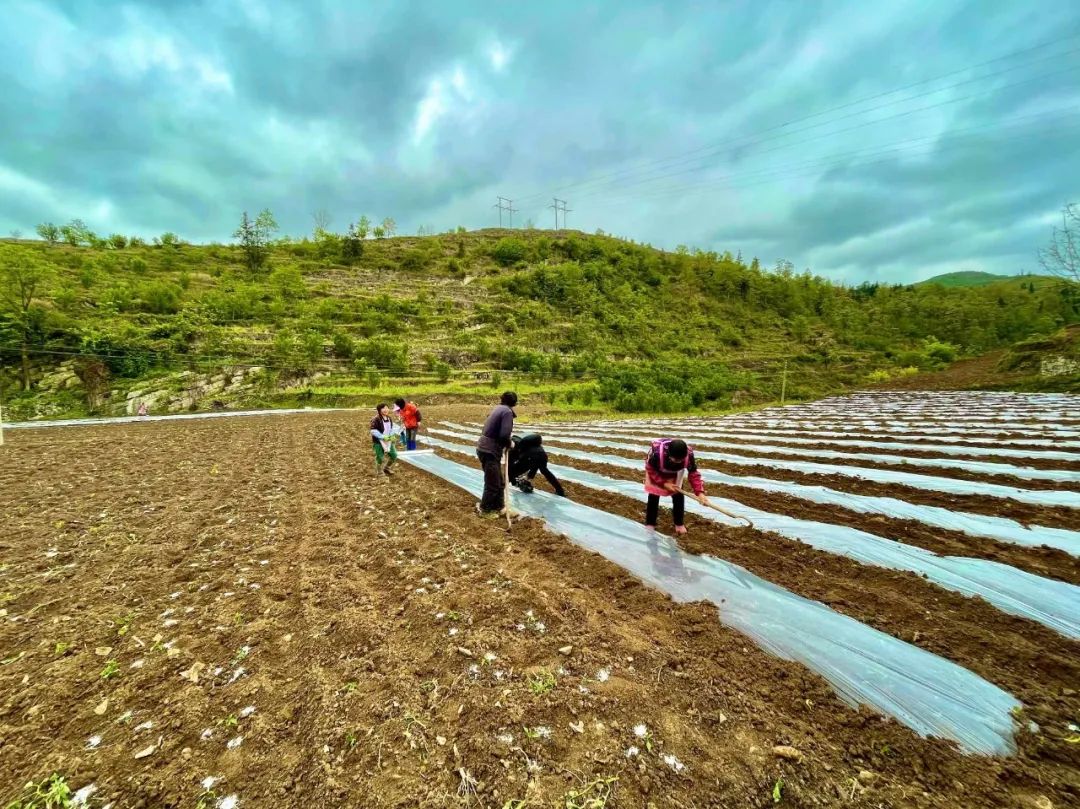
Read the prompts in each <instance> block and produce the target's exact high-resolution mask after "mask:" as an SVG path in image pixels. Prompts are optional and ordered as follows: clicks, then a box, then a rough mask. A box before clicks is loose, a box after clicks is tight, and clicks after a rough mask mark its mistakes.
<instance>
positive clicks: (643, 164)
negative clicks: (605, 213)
mask: <svg viewBox="0 0 1080 809" xmlns="http://www.w3.org/2000/svg"><path fill="white" fill-rule="evenodd" d="M1078 35H1080V32H1078V31H1073V32H1072V33H1070V34H1068V35H1066V36H1063V37H1059V38H1056V39H1052V40H1048V41H1045V42H1042V43H1039V44H1037V45H1033V46H1031V47H1029V48H1023V49H1020V50H1017V51H1012V52H1010V53H1006V54H1003V55H1001V56H998V57H995V58H993V59H988V60H985V61H983V62H978V63H976V64H974V65H969V66H967V67H963V68H960V69H958V70H953V71H949V72H947V73H942V74H939V75H937V76H932V77H930V78H928V79H923V80H922V81H918V82H914V83H912V84H907V85H904V86H902V87H898V88H896V89H893V90H887V91H885V92H881V93H876V94H873V95H870V96H866V97H863V98H860V99H857V100H855V101H850V102H847V103H845V104H840V105H837V106H834V107H830V108H828V109H825V110H821V111H818V112H814V113H810V114H808V115H803V116H800V117H798V118H793V119H789V120H787V121H783V122H781V123H779V124H776V125H774V126H771V127H767V128H765V129H762V130H758V131H757V132H754V133H750V134H747V135H743V136H736V137H734V138H729V139H727V140H724V141H720V142H718V143H713V144H709V145H705V146H702V147H699V148H697V149H694V150H691V151H689V152H683V153H680V154H678V155H671V156H668V157H665V158H655V159H651V160H645V161H639V166H638V167H637V168H634V167H627V168H624V169H620V170H616V171H614V172H610V173H608V174H602V175H599V176H597V177H593V178H590V179H585V180H581V181H578V182H575V183H569V184H567V185H564V186H560V187H559V188H557V189H555V191H556V193H557V192H560V191H565V190H568V189H571V188H578V187H581V186H583V185H593V184H595V183H601V182H604V181H607V180H610V179H613V178H616V177H620V176H623V175H627V174H635V173H641V172H642V171H643V170H648V167H650V166H660V165H664V164H668V163H672V162H676V161H680V160H682V161H685V160H686V159H688V157H689V156H690V155H694V154H701V153H703V152H708V151H712V150H716V149H717V148H720V147H723V146H728V145H732V144H735V143H737V142H738V141H740V140H745V139H747V138H753V137H757V136H760V135H766V134H768V133H771V132H776V131H777V130H782V129H785V128H787V127H789V126H791V125H792V124H796V123H801V122H803V121H808V120H811V119H813V118H818V117H821V116H822V115H828V114H830V113H833V112H838V111H840V110H843V109H849V108H851V107H854V106H858V105H860V104H864V103H866V102H869V101H875V100H877V99H879V98H884V97H886V96H890V95H895V94H896V93H901V92H905V91H906V90H910V89H913V88H915V87H919V86H922V85H925V84H930V83H932V82H935V81H939V80H941V79H945V78H949V77H950V76H956V75H959V74H961V73H964V72H966V71H969V70H976V69H978V68H980V67H985V66H987V65H990V64H994V63H996V62H1001V61H1005V60H1007V59H1011V58H1014V57H1017V56H1020V55H1023V54H1026V53H1031V52H1033V51H1038V50H1042V49H1043V48H1047V47H1050V46H1052V45H1056V44H1059V43H1061V42H1065V41H1067V40H1071V39H1074V38H1075V37H1076V36H1078ZM1072 52H1074V51H1067V52H1066V54H1055V55H1053V56H1051V57H1047V58H1059V57H1060V56H1061V55H1067V54H1068V53H1072ZM1033 61H1040V60H1033ZM1028 64H1029V63H1025V64H1022V65H1016V66H1014V67H1012V68H1008V69H1006V70H1003V71H998V72H997V73H991V74H986V75H983V76H980V77H976V78H974V79H971V80H970V81H981V80H983V79H986V78H992V77H994V76H997V75H1001V74H1002V73H1005V72H1010V71H1012V70H1017V69H1020V68H1022V67H1026V66H1028ZM963 83H968V82H961V83H959V84H963ZM952 86H958V85H952ZM946 89H950V88H949V87H942V88H937V89H936V90H932V91H929V92H930V93H934V92H941V91H942V90H946ZM927 94H929V93H923V94H921V95H927ZM917 97H919V96H913V97H910V98H908V99H902V100H901V101H903V100H911V99H912V98H917ZM894 103H898V102H897V101H892V102H889V104H894ZM881 106H888V104H886V105H879V107H876V108H874V109H878V108H880V107H881ZM868 111H870V110H863V111H861V112H859V113H856V114H862V113H863V112H868ZM815 126H816V125H815ZM800 131H801V130H800ZM783 134H787V133H786V132H785V133H783ZM547 193H550V192H536V193H533V194H528V195H525V196H522V197H520V199H521V200H530V199H532V198H534V197H541V196H545V195H546V194H547Z"/></svg>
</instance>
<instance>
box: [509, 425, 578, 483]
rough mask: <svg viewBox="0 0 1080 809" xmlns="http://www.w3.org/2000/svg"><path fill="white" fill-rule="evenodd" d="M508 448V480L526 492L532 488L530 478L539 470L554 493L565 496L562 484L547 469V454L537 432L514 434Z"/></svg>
mask: <svg viewBox="0 0 1080 809" xmlns="http://www.w3.org/2000/svg"><path fill="white" fill-rule="evenodd" d="M511 441H512V442H513V445H512V446H511V448H510V482H511V483H512V484H513V485H514V486H516V487H517V488H518V489H520V490H521V491H523V492H525V493H526V494H528V493H529V492H531V491H532V490H533V485H532V479H533V478H534V477H536V473H537V472H539V473H540V474H542V475H543V476H544V478H545V479H546V480H547V482H548V483H550V484H551V488H552V489H554V490H555V494H557V495H558V496H559V497H566V492H565V491H563V487H562V484H561V483H559V479H558V478H557V477H555V475H554V473H552V471H551V470H550V469H548V456H547V453H546V452H545V451H544V447H543V441H544V439H543V438H541V436H540V434H539V433H529V434H528V435H523V436H520V437H519V436H516V435H515V436H514V437H513V438H512V439H511Z"/></svg>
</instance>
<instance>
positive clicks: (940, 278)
mask: <svg viewBox="0 0 1080 809" xmlns="http://www.w3.org/2000/svg"><path fill="white" fill-rule="evenodd" d="M1018 277H1020V276H1016V275H995V274H994V273H992V272H979V271H978V270H961V271H959V272H947V273H943V274H941V275H935V276H934V277H933V278H927V279H926V280H925V281H920V282H919V283H918V284H917V286H920V285H922V284H937V285H939V286H943V287H982V286H986V285H987V284H993V283H994V282H995V281H1008V280H1011V279H1013V278H1018Z"/></svg>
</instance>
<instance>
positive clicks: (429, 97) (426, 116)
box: [413, 79, 447, 143]
mask: <svg viewBox="0 0 1080 809" xmlns="http://www.w3.org/2000/svg"><path fill="white" fill-rule="evenodd" d="M446 95H447V93H446V90H445V89H444V87H443V83H442V81H441V80H439V79H432V80H431V83H430V84H429V85H428V91H427V93H426V94H425V95H424V97H423V98H422V99H420V103H419V104H417V105H416V123H414V124H413V143H419V142H420V141H422V140H424V138H426V137H427V135H428V133H429V132H430V131H431V128H432V127H433V126H435V122H436V121H438V120H439V119H440V118H442V116H443V115H445V114H446V110H447V101H446Z"/></svg>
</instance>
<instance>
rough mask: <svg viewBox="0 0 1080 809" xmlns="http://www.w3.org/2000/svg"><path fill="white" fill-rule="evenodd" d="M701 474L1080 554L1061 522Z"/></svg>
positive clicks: (581, 456) (584, 456) (1079, 540)
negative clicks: (1025, 521)
mask: <svg viewBox="0 0 1080 809" xmlns="http://www.w3.org/2000/svg"><path fill="white" fill-rule="evenodd" d="M428 433H430V434H437V435H446V436H449V437H451V438H472V437H473V436H472V435H469V434H464V435H463V434H461V433H458V432H452V431H448V430H439V429H429V430H428ZM544 447H545V449H546V450H547V452H548V454H549V455H561V456H564V457H567V458H574V459H576V460H581V461H590V462H592V463H598V464H604V465H607V466H617V467H620V468H623V469H633V470H635V471H639V472H640V471H643V470H644V463H645V461H644V458H645V453H644V449H643V450H642V459H641V460H640V461H635V460H632V459H630V458H620V457H617V456H614V455H601V454H598V453H595V452H581V451H578V450H572V449H564V448H562V447H556V446H548V445H547V444H545V445H544ZM701 474H702V477H704V478H705V480H707V481H709V482H711V483H718V484H720V485H723V486H742V487H744V488H748V489H756V490H758V491H764V492H775V493H777V494H785V495H790V496H791V497H797V498H799V499H802V500H809V501H811V502H813V503H821V504H823V505H830V506H839V507H840V508H845V509H848V510H849V511H855V512H858V513H860V514H881V515H883V516H886V517H891V518H893V519H897V520H917V521H918V522H921V523H924V524H925V525H933V526H935V527H937V528H943V529H945V530H948V531H960V532H962V533H965V534H968V535H969V536H975V537H987V538H989V539H996V540H1000V541H1001V542H1009V543H1012V544H1014V545H1023V546H1025V547H1029V548H1037V547H1039V546H1042V545H1046V546H1047V547H1051V548H1057V549H1059V550H1063V551H1065V552H1066V553H1070V554H1072V555H1073V556H1080V532H1077V531H1070V530H1068V529H1065V528H1047V527H1045V526H1038V525H1036V526H1032V527H1030V528H1026V527H1024V526H1023V525H1021V524H1020V523H1018V522H1017V521H1016V520H1011V519H1009V518H1008V517H993V516H990V515H988V514H973V513H970V512H964V511H952V510H951V509H946V508H941V507H940V506H927V505H921V504H919V503H909V502H907V501H905V500H900V499H898V498H895V497H881V496H876V495H865V494H849V493H848V492H841V491H837V490H836V489H830V488H828V487H826V486H813V485H807V484H805V483H791V482H790V481H785V480H772V479H770V478H761V477H741V476H737V475H728V474H726V473H723V472H716V471H713V470H710V469H704V470H702V472H701Z"/></svg>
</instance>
